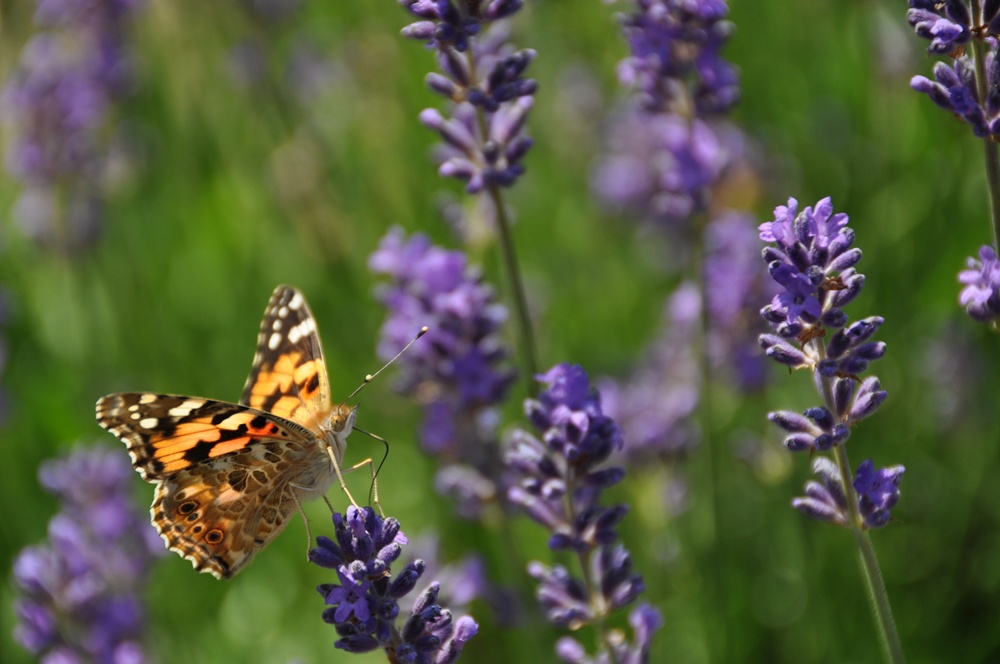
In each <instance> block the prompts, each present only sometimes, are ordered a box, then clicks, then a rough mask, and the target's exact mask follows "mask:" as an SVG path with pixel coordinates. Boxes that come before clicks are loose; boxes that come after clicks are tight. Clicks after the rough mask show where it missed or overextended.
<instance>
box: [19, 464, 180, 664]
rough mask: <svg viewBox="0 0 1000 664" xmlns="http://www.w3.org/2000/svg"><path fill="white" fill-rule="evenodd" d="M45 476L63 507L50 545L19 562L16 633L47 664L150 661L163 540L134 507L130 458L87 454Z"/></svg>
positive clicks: (46, 470)
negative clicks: (147, 631) (152, 594)
mask: <svg viewBox="0 0 1000 664" xmlns="http://www.w3.org/2000/svg"><path fill="white" fill-rule="evenodd" d="M39 479H40V481H41V484H42V486H43V487H44V488H45V489H46V491H48V492H49V493H51V494H53V495H55V496H56V497H57V498H58V499H59V502H60V503H61V511H60V512H59V514H57V515H56V516H54V517H53V518H52V520H51V521H50V522H49V542H47V543H45V544H42V545H39V546H31V547H28V548H26V549H24V550H23V551H21V553H20V554H18V556H17V558H16V559H15V561H14V585H15V587H16V589H17V593H18V598H17V599H16V600H15V602H14V612H15V614H16V616H17V626H16V627H15V629H14V636H15V638H16V639H17V641H18V642H19V643H20V644H21V645H22V646H23V647H24V648H25V649H27V650H28V651H29V652H31V653H32V654H33V655H35V656H36V657H38V659H39V660H40V661H46V662H49V661H53V662H54V661H67V662H76V661H80V662H84V661H86V662H119V661H130V662H131V661H137V662H141V661H143V660H144V659H145V657H144V654H143V648H142V646H141V641H142V635H143V631H144V630H143V626H144V622H145V618H144V615H143V614H144V611H143V608H142V601H141V599H140V591H141V590H142V588H143V586H144V585H145V582H146V578H147V577H148V574H149V571H150V568H151V567H152V564H153V562H154V561H155V559H156V557H157V556H158V555H159V554H161V553H162V552H163V545H162V542H161V541H160V538H159V537H158V536H157V534H156V531H155V530H154V529H153V527H152V526H151V525H150V524H149V520H148V519H147V517H146V516H145V514H144V513H143V511H142V510H139V509H137V508H136V507H135V506H134V505H133V504H132V499H131V498H132V496H131V488H132V484H131V479H132V469H131V467H130V466H129V464H128V461H127V459H126V458H125V456H124V455H122V454H119V453H118V450H108V449H104V448H93V449H86V450H79V451H77V452H74V453H72V454H71V455H70V456H68V457H66V458H64V459H59V460H56V461H48V462H45V463H44V464H43V465H42V467H41V469H40V471H39Z"/></svg>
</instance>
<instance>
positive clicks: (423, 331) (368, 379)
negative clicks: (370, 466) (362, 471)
mask: <svg viewBox="0 0 1000 664" xmlns="http://www.w3.org/2000/svg"><path fill="white" fill-rule="evenodd" d="M426 333H427V326H426V325H424V326H423V327H422V328H420V331H419V332H417V336H415V337H413V338H412V339H411V340H410V343H408V344H406V345H405V346H403V350H401V351H399V352H398V353H396V355H395V356H394V357H393V358H392V359H391V360H389V361H388V362H386V363H385V364H383V365H382V368H381V369H379V370H378V371H376V372H375V373H373V374H368V375H367V376H365V379H364V381H363V382H362V383H361V384H360V385H358V388H357V389H356V390H354V391H353V392H351V393H350V394H349V395H348V396H347V398H346V399H344V401H343V403H342V404H341V405H343V404H345V403H347V402H348V401H350V400H351V399H353V398H354V396H355V395H356V394H357V393H358V392H360V391H361V390H362V389H364V387H365V385H367V384H368V383H370V382H372V381H373V380H375V376H377V375H379V374H380V373H382V372H383V371H385V370H386V369H387V368H388V367H389V365H390V364H392V363H393V362H395V361H396V360H398V359H399V356H400V355H402V354H403V353H405V352H406V351H407V349H408V348H409V347H410V346H412V345H413V344H414V342H415V341H416V340H417V339H419V338H420V337H422V336H424V335H425V334H426ZM355 428H357V427H355ZM359 431H360V429H359ZM368 435H369V436H371V434H368ZM372 438H378V436H372ZM378 439H379V440H382V439H381V438H378ZM382 442H385V441H384V440H383V441H382ZM383 461H385V459H383ZM379 467H381V464H379Z"/></svg>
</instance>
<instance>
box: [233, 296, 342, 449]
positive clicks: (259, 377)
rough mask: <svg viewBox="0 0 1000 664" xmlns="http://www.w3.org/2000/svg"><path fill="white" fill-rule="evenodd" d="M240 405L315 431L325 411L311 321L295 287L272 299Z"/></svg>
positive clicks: (322, 370) (322, 369) (326, 392)
mask: <svg viewBox="0 0 1000 664" xmlns="http://www.w3.org/2000/svg"><path fill="white" fill-rule="evenodd" d="M240 403H241V404H244V405H247V406H251V407H252V408H256V409H258V410H263V411H267V412H269V413H273V414H275V415H277V416H278V417H283V418H285V419H288V420H292V421H294V422H298V423H299V424H302V425H303V426H306V427H308V428H311V429H314V430H315V429H316V428H317V427H318V424H319V422H321V421H322V419H323V417H324V416H325V415H326V414H327V413H329V411H330V408H331V405H330V385H329V382H328V380H327V376H326V364H325V362H324V361H323V347H322V346H321V344H320V340H319V332H318V330H317V328H316V320H315V319H314V318H313V315H312V312H311V311H310V310H309V305H308V304H306V301H305V298H304V297H303V296H302V294H301V293H300V292H299V291H298V290H296V289H295V288H292V287H290V286H278V287H277V288H276V289H275V290H274V293H273V294H272V295H271V300H270V301H269V302H268V304H267V308H266V309H265V310H264V318H263V320H262V321H261V324H260V334H259V335H258V336H257V353H256V355H254V359H253V367H252V368H251V370H250V375H249V376H248V377H247V382H246V385H245V386H244V388H243V395H242V396H241V397H240Z"/></svg>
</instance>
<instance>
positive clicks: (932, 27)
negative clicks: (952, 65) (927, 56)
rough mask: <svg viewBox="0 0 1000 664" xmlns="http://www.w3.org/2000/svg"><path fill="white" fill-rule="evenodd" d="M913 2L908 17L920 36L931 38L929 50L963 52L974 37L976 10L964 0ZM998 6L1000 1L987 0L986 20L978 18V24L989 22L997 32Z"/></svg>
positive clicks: (984, 16) (923, 0)
mask: <svg viewBox="0 0 1000 664" xmlns="http://www.w3.org/2000/svg"><path fill="white" fill-rule="evenodd" d="M909 4H910V9H909V10H908V11H907V12H906V20H907V21H908V22H909V24H910V25H911V26H913V29H914V30H915V31H916V33H917V35H918V36H920V37H923V38H924V39H929V40H931V43H930V46H928V47H927V52H928V53H935V54H939V55H947V54H951V53H960V52H961V51H963V50H964V48H965V45H966V44H968V43H969V41H971V40H972V37H973V29H972V22H973V21H972V18H973V17H972V11H971V10H970V8H969V5H968V3H967V2H965V1H964V0H957V1H956V0H952V1H951V2H940V1H939V0H910V3H909ZM998 10H1000V3H997V2H995V0H987V2H986V3H985V5H984V8H983V16H982V20H981V21H980V20H977V22H976V25H977V26H978V25H987V30H988V32H991V33H994V34H995V33H996V32H997V31H998V27H1000V21H998V16H997V14H998Z"/></svg>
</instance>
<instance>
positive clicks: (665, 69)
mask: <svg viewBox="0 0 1000 664" xmlns="http://www.w3.org/2000/svg"><path fill="white" fill-rule="evenodd" d="M636 4H637V5H638V8H637V10H636V11H635V13H633V14H630V15H628V16H626V17H624V19H623V21H622V30H623V31H624V33H625V38H626V39H627V40H628V43H629V46H630V50H631V55H630V56H629V57H628V58H626V59H625V60H624V61H622V62H621V64H620V65H619V66H618V77H619V79H620V80H621V82H622V84H623V85H626V86H634V87H636V88H638V89H639V90H640V91H641V93H642V97H641V101H642V104H643V106H644V107H645V108H648V109H651V110H655V111H672V112H677V111H680V110H683V108H684V106H685V105H687V104H690V103H691V101H692V100H693V102H694V103H693V105H694V107H695V110H696V112H697V113H698V115H701V116H705V115H709V114H720V113H724V112H726V111H728V110H729V109H730V108H732V106H733V105H735V103H736V102H737V101H738V100H739V94H740V91H739V82H738V77H737V74H736V69H735V68H734V67H733V66H732V65H731V64H729V63H728V62H726V61H725V60H724V59H723V58H722V57H721V55H720V51H721V50H722V47H723V45H724V44H725V42H726V41H727V40H728V39H729V36H730V35H731V34H732V32H733V26H732V24H731V23H730V22H729V21H726V20H725V18H726V15H727V14H728V12H729V8H728V7H727V6H726V3H725V2H724V1H723V0H694V1H693V2H692V1H690V0H638V1H637V2H636Z"/></svg>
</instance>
